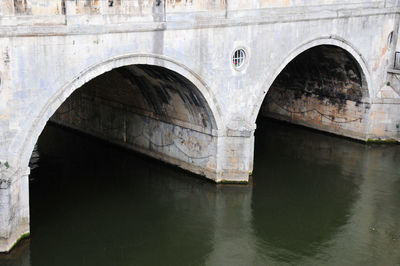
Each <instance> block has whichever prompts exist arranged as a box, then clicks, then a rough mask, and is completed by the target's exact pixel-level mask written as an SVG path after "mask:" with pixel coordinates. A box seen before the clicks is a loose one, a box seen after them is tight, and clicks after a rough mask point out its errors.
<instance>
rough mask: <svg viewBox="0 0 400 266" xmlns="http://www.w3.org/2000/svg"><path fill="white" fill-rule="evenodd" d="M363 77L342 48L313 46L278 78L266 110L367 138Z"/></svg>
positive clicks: (270, 114)
mask: <svg viewBox="0 0 400 266" xmlns="http://www.w3.org/2000/svg"><path fill="white" fill-rule="evenodd" d="M363 79H364V77H363V76H362V73H361V71H360V68H359V66H358V65H357V62H356V61H355V60H354V59H353V58H352V57H351V55H350V54H348V53H347V52H346V51H344V50H343V49H341V48H338V47H335V46H327V45H324V46H318V47H314V48H311V49H310V50H307V51H305V52H304V53H302V54H301V55H299V56H298V57H296V58H295V59H294V60H293V61H292V62H290V63H289V64H288V65H287V66H286V67H285V69H284V70H283V71H282V72H281V74H280V75H279V76H278V77H277V78H276V80H275V81H274V83H273V84H272V86H271V88H270V90H269V92H268V94H267V97H266V99H265V103H264V106H263V108H262V114H263V115H264V116H267V117H272V118H275V119H280V120H284V121H288V122H291V123H294V124H300V125H305V126H309V127H312V128H315V129H319V130H323V131H328V132H331V133H335V134H339V135H344V136H348V137H353V138H357V139H362V140H365V139H366V136H367V132H368V122H369V121H368V112H369V109H370V104H369V103H368V98H369V97H368V90H366V89H364V88H363V83H364V84H365V80H364V81H363Z"/></svg>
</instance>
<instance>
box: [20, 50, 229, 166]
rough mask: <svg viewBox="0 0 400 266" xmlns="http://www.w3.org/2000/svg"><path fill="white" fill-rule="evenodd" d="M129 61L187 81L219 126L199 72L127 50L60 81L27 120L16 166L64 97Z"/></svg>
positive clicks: (213, 99)
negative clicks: (62, 81)
mask: <svg viewBox="0 0 400 266" xmlns="http://www.w3.org/2000/svg"><path fill="white" fill-rule="evenodd" d="M132 65H149V66H157V67H162V68H165V69H167V70H170V71H173V72H176V73H178V74H179V75H181V76H182V77H184V78H186V79H187V80H188V81H190V82H191V83H192V84H193V85H194V87H195V88H196V89H197V90H198V91H199V93H200V95H201V96H202V97H203V98H204V100H205V103H206V105H207V106H206V108H208V109H209V111H210V118H211V122H212V127H213V130H214V131H218V129H220V128H221V127H222V116H221V111H220V108H219V107H218V104H217V100H216V97H215V96H214V95H213V93H212V91H211V89H210V88H209V87H208V85H207V84H206V83H205V82H204V81H203V80H202V79H201V77H200V76H199V75H197V74H196V73H195V72H193V71H192V70H190V69H189V68H188V67H186V66H185V65H183V64H181V63H179V62H177V61H175V60H173V59H171V58H169V57H166V56H160V55H154V54H127V55H122V56H118V57H113V58H110V59H108V60H106V61H103V62H101V63H99V64H96V65H93V66H90V67H88V68H87V69H85V70H83V71H81V72H80V73H79V74H78V75H77V76H76V77H75V78H74V79H73V80H72V81H71V82H69V83H68V84H66V85H64V86H63V87H62V88H61V89H60V90H57V92H56V93H55V94H54V95H53V96H51V97H50V99H49V100H48V101H47V103H46V105H45V106H44V107H43V108H42V109H41V111H40V113H39V115H38V116H37V117H36V119H35V120H34V121H32V123H31V127H30V129H29V131H28V132H26V133H25V137H24V138H23V139H24V141H23V144H22V145H21V146H20V149H19V150H18V153H17V154H19V157H18V162H19V165H20V166H27V165H28V163H29V159H30V156H31V154H32V151H33V149H34V145H35V143H36V142H37V140H38V138H39V135H40V134H41V132H42V131H43V129H44V127H45V125H46V123H47V121H48V120H49V119H50V118H51V117H52V115H53V114H54V113H55V112H56V111H57V109H58V108H59V107H60V106H61V105H62V104H63V103H64V102H65V100H66V99H67V98H68V97H69V96H70V95H71V94H72V93H73V92H74V91H75V90H77V89H78V88H81V87H82V86H83V85H84V84H86V83H87V82H89V81H91V80H92V79H94V78H96V77H98V76H100V75H102V74H104V73H106V72H108V71H111V70H113V69H117V68H121V67H125V66H132Z"/></svg>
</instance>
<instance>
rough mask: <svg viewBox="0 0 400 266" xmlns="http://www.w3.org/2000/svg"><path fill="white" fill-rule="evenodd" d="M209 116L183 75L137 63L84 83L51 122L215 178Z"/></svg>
mask: <svg viewBox="0 0 400 266" xmlns="http://www.w3.org/2000/svg"><path fill="white" fill-rule="evenodd" d="M212 119H213V117H212V114H211V113H210V110H209V109H208V107H207V104H206V103H205V101H204V99H203V97H202V96H201V95H200V94H199V92H198V90H197V88H196V87H195V86H194V85H193V84H191V83H190V82H189V81H188V80H187V79H185V78H184V77H182V76H180V75H178V74H177V73H174V72H172V71H170V70H167V69H163V68H161V67H156V66H146V65H137V66H130V67H123V68H119V69H116V70H113V71H110V72H108V73H105V74H103V75H102V76H100V77H98V78H96V79H94V80H92V81H90V82H89V83H87V84H85V85H84V86H83V87H82V88H80V89H78V90H77V91H75V92H74V93H73V94H72V95H71V96H70V97H69V98H68V100H67V101H66V102H64V103H63V104H62V105H61V107H60V108H59V109H58V110H57V112H56V113H55V115H54V116H53V117H52V118H51V121H53V122H56V123H58V124H62V125H64V126H67V127H70V128H74V129H77V130H79V131H82V132H85V133H88V134H90V135H94V136H96V137H99V138H102V139H104V140H106V141H109V142H112V143H116V144H118V145H121V146H123V147H126V148H130V149H133V150H136V151H139V152H142V153H144V154H147V155H150V156H152V157H155V158H157V159H160V160H162V161H165V162H168V163H172V164H175V165H179V166H180V167H182V168H185V169H187V170H190V171H192V172H195V173H198V174H202V175H206V176H207V177H209V178H211V179H213V180H216V179H217V177H216V171H217V169H216V160H217V159H216V155H217V152H216V149H217V147H216V145H217V137H216V136H215V135H213V133H214V134H215V130H214V131H213V129H215V123H214V122H213V121H212Z"/></svg>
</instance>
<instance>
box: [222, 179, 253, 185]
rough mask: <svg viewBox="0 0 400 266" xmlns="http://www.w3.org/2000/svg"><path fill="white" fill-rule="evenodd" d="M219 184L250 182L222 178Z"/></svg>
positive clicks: (244, 183) (245, 183)
mask: <svg viewBox="0 0 400 266" xmlns="http://www.w3.org/2000/svg"><path fill="white" fill-rule="evenodd" d="M218 184H233V185H247V184H249V182H248V181H233V180H225V179H224V180H221V181H219V182H218Z"/></svg>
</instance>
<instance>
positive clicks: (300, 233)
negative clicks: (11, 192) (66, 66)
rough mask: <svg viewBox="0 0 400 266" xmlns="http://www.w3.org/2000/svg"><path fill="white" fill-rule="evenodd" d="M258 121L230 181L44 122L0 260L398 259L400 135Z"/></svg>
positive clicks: (184, 262) (142, 262)
mask: <svg viewBox="0 0 400 266" xmlns="http://www.w3.org/2000/svg"><path fill="white" fill-rule="evenodd" d="M258 128H259V129H258V130H257V131H258V132H257V136H256V155H255V160H256V161H255V171H254V177H253V184H251V185H236V186H234V185H215V184H213V183H210V182H207V181H204V180H203V179H200V178H196V177H194V176H192V175H190V174H188V173H187V172H184V171H181V170H177V169H175V168H172V167H169V166H167V165H164V164H162V163H159V162H156V161H153V160H150V159H147V158H144V157H142V156H138V155H136V154H134V153H132V152H130V151H125V150H122V149H119V148H116V147H113V146H109V145H106V144H104V143H101V142H99V141H96V140H93V139H91V138H89V137H85V136H81V135H77V134H75V133H71V132H70V131H66V130H64V129H61V128H58V127H54V126H48V127H46V130H45V132H44V133H43V135H42V136H41V138H40V140H39V143H38V150H37V151H36V152H35V153H34V156H33V159H32V168H34V169H33V170H32V174H31V176H30V180H31V183H30V190H31V199H30V200H31V231H32V236H31V238H30V240H27V241H24V242H23V243H22V245H19V246H18V248H16V249H15V250H14V251H13V252H12V253H11V254H8V255H0V265H265V264H280V265H281V264H286V263H287V264H306V265H316V264H334V265H359V264H381V265H396V264H400V249H399V246H400V212H399V209H400V175H399V174H398V173H399V172H400V171H399V170H400V164H399V160H400V146H391V145H390V146H385V145H384V146H379V145H374V146H367V145H364V144H360V143H357V142H353V141H349V140H346V139H341V138H337V137H332V136H327V135H323V134H320V133H316V132H314V131H309V130H306V129H302V128H297V127H291V126H288V125H285V124H279V123H275V122H270V121H266V122H260V123H259V124H258Z"/></svg>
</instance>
